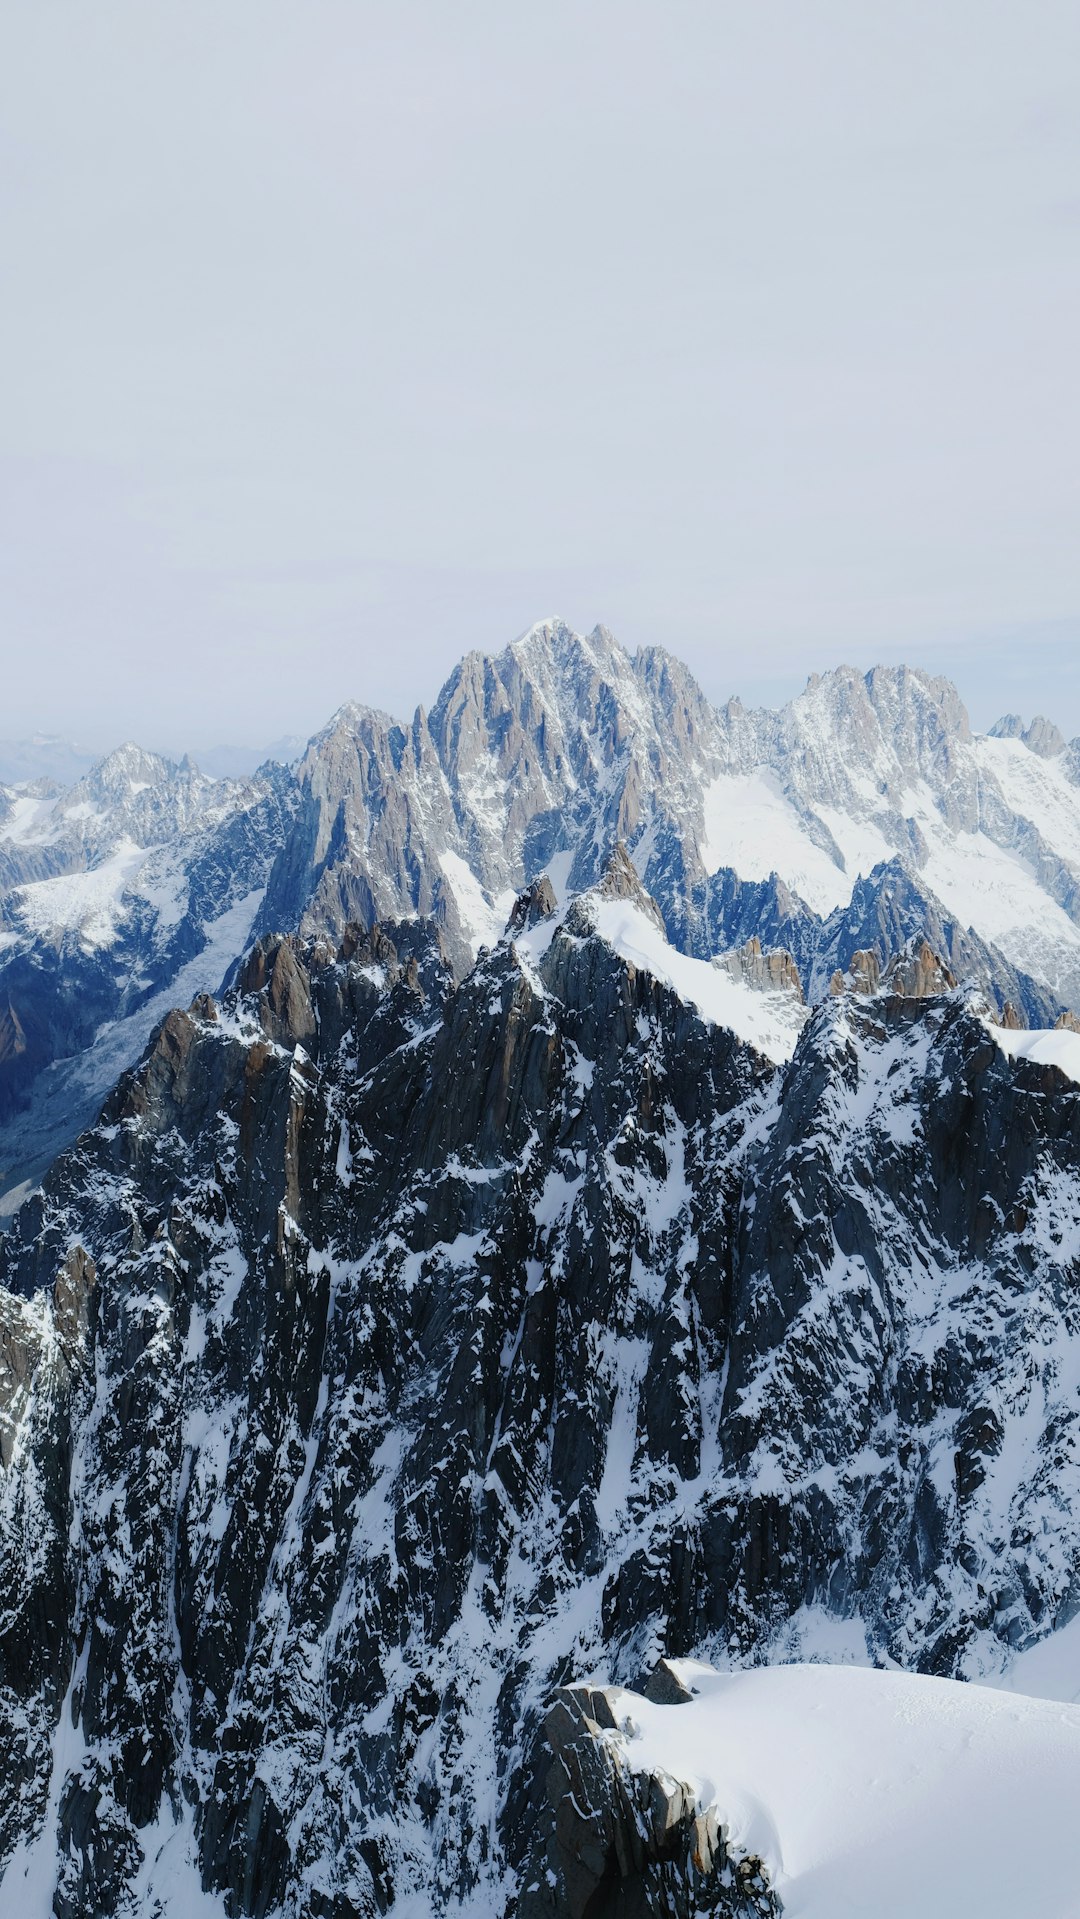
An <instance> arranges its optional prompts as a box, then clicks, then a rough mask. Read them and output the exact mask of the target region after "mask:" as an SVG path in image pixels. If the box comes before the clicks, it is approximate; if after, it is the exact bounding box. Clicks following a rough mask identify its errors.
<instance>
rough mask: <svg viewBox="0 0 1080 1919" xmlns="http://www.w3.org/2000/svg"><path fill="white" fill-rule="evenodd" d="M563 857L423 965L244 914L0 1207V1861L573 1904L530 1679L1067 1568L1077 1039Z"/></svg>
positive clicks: (261, 1893) (992, 1595)
mask: <svg viewBox="0 0 1080 1919" xmlns="http://www.w3.org/2000/svg"><path fill="white" fill-rule="evenodd" d="M552 898H553V896H552V894H551V893H550V892H546V891H545V890H544V889H542V888H537V889H535V890H534V892H533V893H532V894H531V895H530V896H528V897H527V898H526V899H524V900H523V901H522V902H520V904H519V907H518V909H517V910H516V912H515V915H514V928H513V934H512V937H511V938H510V939H509V940H507V941H506V942H504V943H502V944H500V945H499V946H498V947H497V949H496V950H494V951H492V952H491V953H489V954H488V955H486V956H485V957H484V958H482V959H481V961H480V962H479V963H478V964H477V965H476V966H475V967H474V968H473V969H472V970H471V971H470V972H469V973H468V974H467V975H466V977H465V978H464V979H463V980H462V981H461V982H460V983H459V984H456V985H455V984H454V981H453V977H452V972H451V969H450V968H449V966H448V965H447V963H446V961H445V958H444V956H443V954H442V953H441V950H440V948H439V944H438V941H437V940H436V938H435V936H434V934H433V933H432V931H431V929H430V928H425V927H424V926H422V925H419V924H417V923H416V922H412V923H405V924H399V925H396V926H393V925H392V926H388V927H387V928H385V929H384V930H377V931H375V932H374V933H371V934H368V935H364V934H362V933H360V932H356V931H350V932H348V933H347V935H346V937H345V939H344V941H343V943H342V945H341V947H340V949H339V950H338V951H337V952H336V953H335V951H334V949H333V947H332V946H331V945H330V944H329V943H328V942H327V941H326V940H325V939H323V940H321V941H320V940H318V939H315V940H311V941H309V942H307V943H303V942H300V941H297V940H293V939H282V938H280V937H273V938H268V939H267V940H265V941H263V942H261V943H260V944H258V945H257V946H256V947H255V949H254V950H253V952H252V954H251V955H250V957H249V959H248V960H247V961H246V962H245V966H244V969H243V973H242V976H241V981H240V989H241V990H239V992H238V993H237V994H236V995H235V996H234V997H233V998H231V999H229V1000H227V1001H226V1002H225V1003H224V1004H223V1005H221V1006H218V1005H215V1004H214V1003H213V1002H211V1001H210V1000H208V999H205V998H203V999H201V1000H198V1001H196V1002H195V1003H194V1004H193V1006H192V1007H191V1009H190V1010H189V1012H187V1013H173V1014H171V1015H170V1016H169V1018H168V1019H167V1020H166V1021H165V1023H164V1025H163V1026H162V1027H161V1029H160V1031H159V1033H158V1035H157V1037H156V1039H155V1041H154V1043H153V1045H152V1047H151V1050H150V1052H149V1054H148V1056H147V1058H146V1060H145V1061H144V1063H143V1064H142V1065H141V1066H140V1068H139V1069H138V1070H137V1071H136V1072H135V1073H133V1074H131V1075H129V1076H127V1077H126V1078H125V1079H124V1080H123V1081H122V1083H121V1084H120V1086H119V1087H118V1089H117V1091H116V1093H115V1095H114V1096H113V1097H112V1099H111V1100H110V1101H109V1102H108V1104H107V1106H106V1108H105V1111H104V1113H103V1115H102V1118H101V1122H100V1124H99V1125H98V1126H97V1127H96V1128H95V1129H94V1130H93V1131H92V1132H90V1133H88V1134H86V1135H85V1136H84V1137H83V1139H82V1140H81V1141H80V1142H79V1144H78V1146H77V1148H76V1149H74V1150H73V1151H72V1152H70V1153H69V1154H67V1155H65V1156H64V1157H63V1158H62V1159H61V1160H60V1161H59V1162H58V1163H57V1165H56V1167H55V1168H54V1169H53V1171H52V1173H51V1174H50V1176H49V1178H48V1180H47V1181H46V1183H45V1186H44V1189H43V1192H42V1194H41V1195H40V1196H37V1197H35V1198H34V1199H33V1200H31V1201H29V1202H28V1203H27V1205H26V1206H24V1207H23V1209H22V1211H21V1212H20V1213H19V1215H18V1216H17V1217H16V1219H15V1221H14V1223H13V1225H12V1228H11V1230H10V1232H9V1234H8V1235H7V1236H6V1238H5V1240H4V1241H3V1244H2V1249H0V1257H2V1262H3V1264H2V1280H3V1289H2V1290H0V1315H2V1318H3V1336H2V1338H0V1589H2V1590H3V1591H4V1592H5V1593H7V1594H9V1595H14V1603H13V1604H12V1605H10V1606H9V1608H8V1610H7V1611H6V1612H5V1613H3V1615H2V1616H0V1747H2V1748H3V1750H4V1751H5V1752H7V1753H9V1754H11V1755H13V1761H12V1768H11V1776H13V1777H14V1778H16V1779H17V1781H18V1788H17V1791H16V1792H13V1793H9V1794H8V1795H7V1797H6V1798H5V1799H4V1800H3V1802H2V1803H0V1851H2V1854H3V1856H4V1857H6V1858H7V1859H8V1860H9V1863H8V1865H7V1876H6V1878H5V1881H4V1891H5V1895H6V1894H7V1892H8V1888H9V1887H14V1888H15V1889H16V1893H17V1895H18V1896H19V1897H20V1898H23V1897H24V1896H25V1889H26V1888H27V1887H28V1886H29V1887H31V1888H41V1887H45V1888H46V1889H47V1895H48V1896H51V1891H52V1888H53V1886H54V1885H56V1886H57V1887H58V1890H57V1903H56V1911H57V1912H58V1913H59V1914H60V1915H61V1919H66V1916H67V1915H69V1914H70V1915H74V1914H76V1913H81V1912H85V1911H90V1910H93V1911H95V1912H100V1913H103V1914H105V1913H112V1912H117V1913H127V1912H132V1913H133V1912H136V1911H138V1912H140V1913H153V1912H154V1911H155V1910H156V1909H158V1908H157V1907H156V1906H155V1900H157V1901H159V1902H160V1903H161V1904H163V1905H164V1906H165V1908H166V1909H168V1900H169V1899H172V1900H173V1911H174V1912H176V1911H179V1910H182V1909H183V1908H182V1906H181V1905H180V1891H178V1888H179V1889H180V1890H182V1891H183V1893H184V1896H185V1897H186V1898H188V1899H189V1902H190V1901H191V1900H193V1899H194V1898H195V1896H196V1893H195V1891H194V1890H193V1889H194V1888H197V1887H198V1885H199V1883H200V1879H202V1880H204V1881H205V1884H206V1885H207V1886H208V1887H209V1888H211V1889H212V1890H216V1891H218V1892H224V1891H226V1890H227V1891H228V1893H229V1895H230V1897H231V1902H232V1906H231V1909H232V1910H233V1911H234V1912H239V1913H250V1914H256V1913H257V1914H265V1913H270V1912H282V1913H293V1914H300V1913H302V1912H303V1913H320V1914H322V1915H333V1916H334V1919H353V1916H354V1915H356V1914H357V1913H360V1914H369V1913H374V1912H375V1911H377V1910H384V1909H385V1907H386V1904H387V1902H388V1901H389V1900H390V1899H391V1898H392V1897H393V1898H394V1899H396V1900H397V1901H398V1902H399V1904H401V1906H402V1909H403V1910H408V1911H411V1912H414V1913H429V1912H444V1911H455V1910H467V1911H472V1912H474V1913H480V1912H484V1913H487V1912H493V1911H499V1910H502V1909H503V1905H504V1902H505V1901H506V1900H511V1901H513V1900H516V1899H518V1898H519V1896H523V1895H524V1892H525V1888H526V1887H527V1886H529V1885H533V1886H540V1888H541V1890H542V1892H543V1900H542V1903H541V1905H540V1906H539V1907H538V1908H536V1910H539V1911H544V1912H550V1913H551V1914H553V1915H562V1914H564V1913H570V1912H580V1910H581V1907H580V1906H575V1904H574V1897H575V1895H574V1893H573V1888H572V1887H571V1886H570V1885H569V1884H568V1883H567V1882H566V1880H565V1878H563V1879H560V1877H559V1872H558V1871H556V1872H555V1876H554V1880H553V1881H548V1880H546V1879H543V1880H541V1881H538V1880H537V1878H536V1873H535V1866H536V1858H535V1853H534V1851H533V1848H534V1846H535V1844H536V1843H538V1842H539V1838H540V1836H541V1835H542V1834H543V1832H544V1830H545V1819H546V1817H547V1815H546V1814H545V1812H544V1806H545V1803H546V1802H545V1781H546V1779H547V1776H548V1773H549V1769H550V1766H551V1762H552V1746H551V1740H550V1737H548V1738H547V1739H545V1736H544V1733H543V1725H544V1719H545V1714H546V1713H547V1711H548V1709H549V1707H550V1705H551V1701H552V1697H553V1695H554V1693H555V1691H556V1690H557V1688H558V1687H559V1686H565V1685H568V1684H572V1683H573V1682H575V1681H578V1680H581V1679H585V1678H588V1677H589V1676H590V1675H594V1674H596V1673H597V1672H602V1673H604V1674H605V1675H607V1676H608V1677H610V1678H613V1679H615V1680H618V1681H620V1682H622V1683H625V1684H635V1683H640V1682H641V1680H642V1679H643V1677H644V1676H645V1675H647V1674H648V1673H649V1671H650V1670H651V1669H652V1667H653V1666H654V1664H655V1662H656V1660H657V1658H658V1656H659V1655H661V1654H674V1655H678V1654H682V1653H695V1654H704V1655H706V1656H712V1657H717V1658H719V1659H721V1660H722V1661H724V1662H728V1661H735V1662H736V1663H738V1662H740V1661H744V1660H745V1661H749V1662H754V1661H757V1660H759V1659H761V1658H762V1657H766V1656H768V1655H770V1654H776V1653H777V1652H782V1651H786V1652H788V1653H790V1652H791V1651H793V1650H798V1649H799V1648H800V1647H801V1646H805V1645H808V1644H813V1643H814V1639H815V1635H820V1633H821V1631H822V1630H824V1626H823V1622H827V1621H830V1620H831V1621H833V1622H834V1625H833V1627H832V1630H833V1631H834V1632H837V1633H840V1634H842V1635H844V1637H845V1640H846V1643H847V1644H848V1646H849V1647H850V1646H854V1645H856V1644H857V1645H858V1646H861V1648H862V1651H863V1655H864V1656H866V1654H867V1652H869V1653H870V1654H872V1655H874V1656H876V1657H878V1658H884V1657H890V1658H893V1659H896V1660H898V1661H899V1662H900V1663H902V1664H904V1665H907V1666H911V1667H916V1668H920V1669H923V1670H926V1671H932V1672H936V1673H941V1674H959V1673H965V1674H968V1675H974V1674H978V1673H981V1672H993V1671H995V1670H1000V1669H1001V1667H1002V1666H1003V1665H1004V1664H1005V1663H1006V1662H1007V1660H1008V1659H1009V1657H1010V1655H1011V1651H1012V1649H1013V1648H1016V1647H1022V1646H1024V1645H1026V1644H1028V1643H1029V1642H1033V1641H1036V1640H1038V1639H1040V1637H1041V1636H1043V1635H1045V1634H1047V1633H1049V1632H1051V1631H1052V1629H1053V1628H1054V1627H1055V1626H1060V1625H1063V1624H1064V1623H1065V1622H1066V1621H1067V1620H1069V1619H1070V1617H1071V1616H1072V1615H1073V1614H1074V1613H1075V1611H1076V1610H1077V1608H1078V1603H1080V1527H1078V1523H1077V1521H1078V1502H1080V1479H1078V1473H1080V1424H1078V1421H1080V1390H1078V1388H1080V1377H1078V1367H1080V1358H1078V1355H1080V1337H1078V1335H1080V1325H1078V1321H1077V1316H1078V1298H1080V1295H1078V1291H1077V1286H1078V1272H1080V1266H1078V1259H1080V1199H1078V1194H1080V1086H1078V1085H1077V1079H1080V1038H1078V1037H1077V1035H1076V1034H1075V1033H1073V1032H1071V1031H1062V1032H1059V1033H1055V1034H1051V1035H1043V1036H1041V1039H1038V1041H1037V1036H1036V1035H1033V1034H1025V1033H1018V1032H1016V1031H1011V1032H1004V1031H1003V1030H1002V1029H1000V1028H997V1027H995V1026H994V1025H993V1024H992V1022H990V1020H989V1019H988V1016H987V1012H986V1009H985V1007H984V1006H983V1005H982V1004H981V1003H980V1002H979V1001H978V1000H977V999H974V998H972V996H971V994H970V993H969V992H967V991H964V990H956V991H948V992H945V993H938V994H936V995H935V996H931V997H924V998H918V999H916V998H911V997H904V996H902V992H901V990H899V989H903V991H904V992H911V991H913V990H916V989H918V990H921V991H924V992H925V991H929V990H930V989H931V988H932V987H933V986H935V985H940V984H942V983H945V976H944V973H943V971H942V969H941V968H940V967H936V965H934V964H931V962H930V961H929V960H927V959H926V958H925V956H924V955H922V954H920V953H919V952H917V951H915V950H914V949H913V950H912V952H911V953H910V954H908V955H907V956H906V957H905V958H904V960H903V962H902V964H901V965H900V966H898V967H897V968H895V969H893V971H892V972H891V973H889V972H887V973H886V975H885V982H884V983H885V986H886V988H887V989H888V987H889V986H891V987H892V988H893V990H891V991H890V990H885V991H884V992H879V993H878V994H877V995H876V996H875V995H867V994H865V993H861V992H855V991H851V990H845V991H842V992H840V993H837V994H835V995H832V996H830V997H829V998H828V999H827V1000H826V1001H825V1003H823V1004H822V1005H821V1006H820V1007H818V1008H817V1009H816V1010H814V1011H813V1012H811V1013H809V1014H808V1013H807V1010H806V1009H805V1008H804V1007H802V1006H801V1004H800V1002H799V1000H798V998H797V996H796V994H795V993H794V992H792V991H791V989H790V985H785V984H783V983H781V984H780V986H779V987H775V982H774V983H773V984H774V990H771V991H765V992H761V991H759V990H756V988H755V986H754V985H753V984H752V983H751V978H752V976H753V975H754V968H753V966H752V964H750V961H752V959H753V955H752V954H751V955H750V956H748V970H747V971H745V972H744V970H743V969H739V968H735V969H734V970H733V969H731V968H721V967H715V966H712V965H710V964H709V963H708V962H706V961H702V960H699V959H695V958H693V957H688V956H687V955H685V954H681V953H679V952H678V951H677V950H675V949H674V948H672V947H670V946H668V945H667V944H666V943H665V941H664V938H663V933H662V930H661V924H660V919H659V915H658V914H657V912H656V910H655V909H654V908H653V907H652V905H651V903H650V901H649V900H648V899H647V898H646V897H645V896H644V895H643V894H642V892H641V890H640V887H639V886H638V883H637V880H636V876H635V875H634V873H633V871H632V869H631V868H630V867H629V863H628V862H626V861H620V860H618V859H617V860H616V861H614V862H613V863H612V865H611V866H610V867H609V869H608V871H607V873H606V875H605V877H604V882H603V884H601V885H600V886H598V887H597V888H596V889H595V891H594V892H592V893H591V894H590V895H588V896H587V897H586V898H584V899H579V900H577V901H575V902H574V903H573V904H572V905H571V906H570V907H569V908H568V909H565V910H563V911H561V912H560V911H553V910H552ZM932 959H933V956H931V960H932ZM736 974H737V975H738V977H736ZM1040 1049H1041V1055H1042V1056H1038V1053H1039V1051H1040ZM552 1811H553V1814H554V1816H555V1818H556V1821H557V1820H558V1817H559V1812H558V1806H555V1807H554V1808H553V1809H552ZM567 1816H569V1815H567ZM679 1816H680V1818H681V1816H682V1815H681V1814H680V1815H679ZM711 1844H712V1841H711V1840H710V1845H711ZM660 1863H661V1864H662V1863H663V1861H662V1860H661V1862H660ZM721 1866H722V1867H723V1869H724V1870H726V1866H725V1864H724V1861H721ZM733 1870H734V1868H733ZM743 1890H745V1891H747V1897H748V1898H749V1896H750V1894H751V1893H753V1896H754V1898H757V1897H758V1893H757V1891H755V1889H754V1886H752V1885H751V1884H750V1879H749V1876H747V1878H746V1885H745V1887H744V1888H743ZM530 1896H531V1895H530ZM658 1896H659V1895H658ZM726 1896H727V1895H726V1892H725V1897H726ZM410 1900H411V1901H412V1903H411V1904H410V1903H409V1902H410ZM760 1901H761V1903H759V1904H758V1905H757V1906H752V1905H748V1904H747V1903H746V1902H745V1901H744V1903H743V1904H742V1905H741V1906H740V1905H737V1904H733V1903H731V1902H730V1901H729V1903H728V1905H727V1906H725V1905H723V1904H720V1903H718V1904H717V1905H716V1907H715V1909H716V1910H718V1911H729V1912H730V1913H731V1914H735V1913H739V1914H745V1913H747V1912H749V1911H759V1912H767V1911H769V1910H771V1908H770V1907H769V1905H768V1904H767V1903H766V1901H767V1891H766V1890H763V1891H761V1894H760ZM612 1909H613V1910H615V1909H616V1908H612ZM644 1909H645V1910H650V1909H653V1908H652V1907H648V1906H646V1907H645V1908H644ZM655 1909H657V1910H661V1909H666V1908H663V1907H659V1906H658V1907H656V1908H655ZM671 1909H672V1910H679V1908H677V1907H673V1908H671ZM523 1910H531V1909H530V1908H528V1907H523Z"/></svg>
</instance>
